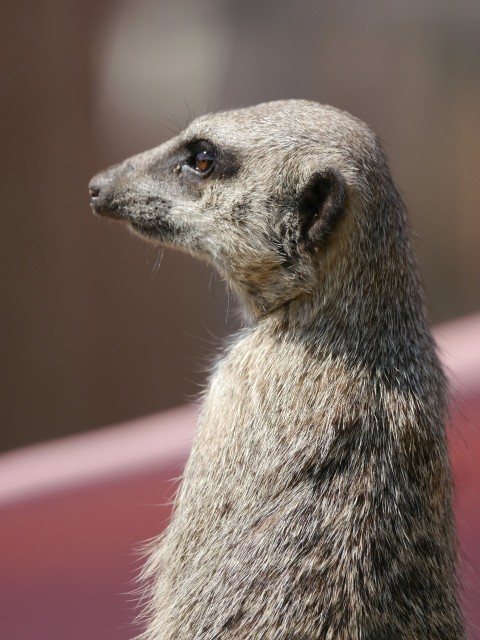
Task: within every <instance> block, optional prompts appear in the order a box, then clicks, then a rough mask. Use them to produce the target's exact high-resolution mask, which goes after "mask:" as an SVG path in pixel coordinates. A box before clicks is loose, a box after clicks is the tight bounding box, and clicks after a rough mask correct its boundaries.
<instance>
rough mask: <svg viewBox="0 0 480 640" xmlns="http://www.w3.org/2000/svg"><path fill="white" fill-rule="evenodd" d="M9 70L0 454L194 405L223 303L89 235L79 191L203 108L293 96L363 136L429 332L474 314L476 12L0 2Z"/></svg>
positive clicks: (477, 292)
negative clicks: (369, 140) (367, 130)
mask: <svg viewBox="0 0 480 640" xmlns="http://www.w3.org/2000/svg"><path fill="white" fill-rule="evenodd" d="M0 69H1V76H0V77H1V82H0V92H1V99H0V110H1V113H0V116H1V117H0V126H1V129H2V132H1V141H2V151H3V152H2V154H1V156H0V158H1V160H0V162H1V170H0V176H1V181H2V185H1V194H2V200H1V202H2V216H1V232H0V259H1V271H0V274H1V275H0V277H1V310H0V363H1V365H0V366H1V379H0V407H1V414H0V415H1V420H2V424H1V433H0V448H1V449H10V448H13V447H16V446H20V445H24V444H27V443H29V442H34V441H39V440H44V439H48V438H52V437H58V436H61V435H65V434H68V433H74V432H78V431H81V430H86V429H92V428H95V427H98V426H100V425H104V424H108V423H112V422H117V421H120V420H125V419H128V418H131V417H134V416H137V415H143V414H147V413H150V412H153V411H156V410H159V409H162V408H166V407H170V406H173V405H176V404H179V403H182V402H184V401H185V400H188V399H190V398H192V397H194V396H195V395H196V394H197V393H198V390H199V388H200V385H201V383H202V381H204V379H205V374H206V371H207V369H208V363H209V362H211V360H212V354H213V353H214V352H215V350H216V349H218V346H219V344H220V343H221V338H222V337H223V336H225V335H226V334H227V333H229V332H231V331H232V330H233V329H234V328H235V327H237V326H238V319H237V317H236V312H235V305H234V303H233V301H230V305H228V301H227V297H226V295H225V292H224V289H223V285H222V284H221V283H220V282H219V280H218V278H216V277H212V274H211V271H210V270H209V269H208V268H206V267H204V266H203V265H201V264H200V263H197V262H194V261H193V260H192V259H190V258H188V257H186V256H181V255H176V254H172V253H170V252H168V251H165V252H164V255H163V259H162V260H161V264H160V265H159V264H158V263H159V262H160V257H161V253H162V252H161V251H160V250H158V249H156V248H155V247H149V246H148V245H146V244H144V243H142V242H141V241H140V240H138V239H136V238H133V237H130V234H129V233H128V232H127V231H126V229H124V228H122V227H120V226H119V225H116V224H114V223H109V222H107V221H105V220H98V219H95V218H94V217H93V215H92V214H91V213H90V211H89V205H88V194H87V184H88V180H89V178H90V177H91V176H92V175H93V174H94V173H95V172H96V171H97V170H99V169H101V168H103V167H105V166H107V165H108V164H111V163H114V162H117V161H120V160H122V159H123V158H125V157H127V156H129V155H132V154H133V153H136V152H138V151H141V150H143V149H145V148H148V147H152V146H155V145H157V144H160V143H161V142H163V141H164V140H165V139H167V138H168V137H169V136H171V135H172V134H173V133H175V132H176V131H178V130H179V129H181V128H182V127H183V125H184V123H185V122H186V121H188V120H189V119H190V118H191V117H192V115H196V114H200V113H202V112H205V111H209V110H216V109H221V108H230V107H236V106H247V105H250V104H253V103H257V102H261V101H264V100H273V99H279V98H293V97H295V98H308V99H313V100H318V101H320V102H325V103H331V104H334V105H336V106H338V107H340V108H343V109H347V110H348V111H351V112H352V113H354V114H355V115H357V116H359V117H361V118H363V119H364V120H366V121H367V122H368V123H369V124H370V125H371V126H372V127H373V128H374V129H375V130H376V131H377V132H378V134H379V135H380V137H381V139H382V141H383V142H384V145H385V148H386V150H387V153H388V156H389V158H390V163H391V166H392V170H393V173H394V175H395V177H396V180H397V183H398V185H399V187H400V190H401V192H402V193H403V194H404V197H405V199H406V202H407V204H408V207H409V211H410V216H411V219H412V222H413V225H414V227H415V230H416V232H417V235H418V239H417V253H418V256H419V261H420V264H421V268H422V272H423V276H424V280H425V283H426V288H427V294H428V297H429V301H430V307H431V315H432V319H433V320H434V321H435V322H438V321H441V320H446V319H450V318H453V317H456V316H459V315H463V314H467V313H469V312H472V311H474V310H478V309H479V308H480V250H479V245H480V222H479V218H480V204H479V193H478V184H479V177H480V171H479V166H480V3H479V2H477V1H476V0H472V1H468V0H460V1H459V2H450V1H446V0H444V1H439V0H424V1H423V2H422V3H419V2H417V1H414V0H405V1H403V2H393V1H392V2H385V1H384V0H367V1H364V2H357V1H355V0H326V1H325V2H318V1H314V0H299V1H296V2H284V1H282V0H275V1H274V0H265V1H263V2H259V1H258V0H255V1H252V0H244V1H243V2H237V1H235V0H223V1H222V0H202V2H193V1H190V0H188V1H187V0H180V1H175V2H174V1H173V0H171V1H168V2H167V1H162V0H156V1H154V0H135V1H128V0H116V1H114V0H112V1H110V2H94V1H93V0H56V1H54V0H37V1H36V2H17V1H16V0H4V1H3V2H2V3H1V5H0ZM228 307H229V309H230V310H229V312H228V313H227V308H228Z"/></svg>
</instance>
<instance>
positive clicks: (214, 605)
mask: <svg viewBox="0 0 480 640" xmlns="http://www.w3.org/2000/svg"><path fill="white" fill-rule="evenodd" d="M199 152H205V153H207V155H208V157H209V158H210V160H211V167H210V169H209V170H208V171H203V170H202V168H203V166H204V165H201V166H200V169H199V167H198V166H197V167H196V164H195V159H196V158H197V154H198V153H199ZM91 194H92V204H93V207H94V209H95V210H96V211H97V212H98V213H101V214H106V215H109V216H111V217H114V218H118V219H120V220H124V221H126V222H128V223H129V224H130V226H131V227H133V229H134V230H135V231H137V232H138V233H140V234H142V235H143V236H146V237H148V238H151V239H153V240H154V241H158V242H160V243H162V244H168V245H174V246H177V247H179V248H181V249H184V250H187V251H190V252H192V253H194V254H196V255H198V256H200V257H202V258H206V259H208V260H209V261H211V262H212V263H213V264H214V265H215V267H216V268H217V269H218V270H219V271H220V273H221V274H222V275H223V276H224V277H225V279H226V280H227V282H228V283H229V285H230V286H231V287H232V288H233V289H234V290H235V291H236V292H237V294H238V296H239V298H240V300H241V301H242V303H243V306H244V308H245V311H246V315H247V317H248V318H249V319H250V322H249V323H248V326H247V328H245V329H244V330H243V331H242V332H241V333H240V335H239V336H238V337H237V339H236V341H235V342H233V343H232V344H231V345H230V346H229V347H228V348H227V349H226V350H225V353H224V356H223V358H222V359H221V360H220V361H219V363H218V364H217V366H216V367H215V370H214V371H213V374H212V376H211V379H210V384H209V386H208V389H207V390H206V392H205V396H204V399H203V408H202V412H201V416H200V424H199V431H198V435H197V438H196V442H195V444H194V447H193V451H192V454H191V457H190V460H189V462H188V464H187V467H186V469H185V474H184V478H183V483H182V486H181V489H180V491H179V493H178V498H177V504H176V509H175V512H174V516H173V519H172V522H171V524H170V526H169V528H168V531H167V533H166V535H165V536H163V537H162V538H161V539H160V540H159V541H158V544H156V546H155V548H154V551H153V553H152V555H151V557H150V560H149V562H148V564H147V566H146V568H145V578H146V579H147V581H148V583H149V584H150V589H151V591H150V598H149V599H150V604H149V607H148V612H147V615H148V624H147V629H146V631H145V633H144V635H142V638H144V639H145V640H160V639H161V640H167V639H168V640H187V639H188V640H193V639H201V640H213V639H216V638H222V639H233V638H235V640H244V639H245V640H246V639H258V640H260V639H263V640H274V639H275V640H280V639H283V640H313V639H316V640H391V639H393V638H395V639H401V638H403V639H405V640H460V639H463V638H465V632H464V627H463V622H462V618H461V614H460V612H459V606H458V602H457V596H456V579H455V535H454V530H453V525H452V508H451V477H450V468H449V461H448V454H447V447H446V442H445V431H444V424H445V416H446V387H445V380H444V376H443V373H442V370H441V368H440V365H439V362H438V359H437V355H436V353H435V348H434V345H433V342H432V337H431V335H430V332H429V329H428V327H427V323H426V319H425V311H424V303H423V301H422V294H421V292H420V286H419V282H418V279H417V274H416V268H415V264H414V260H413V258H412V253H411V248H410V240H409V232H408V228H407V222H406V216H405V210H404V206H403V204H402V201H401V199H400V197H399V195H398V192H397V190H396V189H395V186H394V184H393V182H392V178H391V176H390V173H389V170H388V168H387V166H386V163H385V158H384V155H383V152H382V150H381V148H380V147H379V144H378V142H377V139H376V137H375V135H374V134H373V133H372V132H371V131H370V130H369V129H368V128H367V127H366V126H365V125H364V124H363V123H362V122H360V121H359V120H357V119H355V118H353V117H351V116H350V115H348V114H346V113H343V112H341V111H338V110H336V109H334V108H332V107H327V106H321V105H318V104H315V103H311V102H304V101H286V102H274V103H269V104H263V105H259V106H257V107H252V108H249V109H242V110H238V111H230V112H225V113H219V114H216V115H207V116H203V117H201V118H198V119H197V120H195V121H194V122H193V123H191V124H190V126H188V127H187V129H186V130H185V131H184V132H183V133H181V134H180V135H179V136H177V137H176V138H174V139H173V140H171V141H170V142H167V143H166V144H164V145H162V146H160V147H158V148H156V149H153V150H152V151H148V152H146V153H143V154H141V155H138V156H136V157H134V158H131V159H129V160H127V161H126V162H124V163H123V164H121V165H118V166H116V167H113V168H112V169H109V170H108V171H106V172H105V173H103V174H100V175H99V176H97V177H96V178H94V180H93V181H92V183H91Z"/></svg>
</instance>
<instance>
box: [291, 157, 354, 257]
mask: <svg viewBox="0 0 480 640" xmlns="http://www.w3.org/2000/svg"><path fill="white" fill-rule="evenodd" d="M345 206H346V190H345V180H344V179H343V177H342V175H341V174H340V173H339V171H337V170H336V169H325V170H324V171H320V172H318V173H314V174H313V175H312V177H311V178H310V180H309V181H308V182H307V184H306V185H305V187H304V188H303V190H302V192H301V193H300V197H299V205H298V212H299V217H300V236H301V241H302V243H303V245H304V247H305V248H306V249H307V250H309V251H313V250H314V249H316V248H317V247H319V246H321V245H322V244H323V243H324V242H325V240H326V239H327V237H328V236H329V235H330V234H331V233H333V231H334V229H335V226H336V224H337V222H338V219H339V218H340V217H341V215H342V213H343V212H344V210H345Z"/></svg>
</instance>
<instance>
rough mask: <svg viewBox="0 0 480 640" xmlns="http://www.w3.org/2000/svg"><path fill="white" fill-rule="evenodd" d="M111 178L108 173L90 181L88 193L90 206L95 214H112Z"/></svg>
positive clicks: (98, 175) (100, 174)
mask: <svg viewBox="0 0 480 640" xmlns="http://www.w3.org/2000/svg"><path fill="white" fill-rule="evenodd" d="M112 186H113V178H112V176H111V175H109V174H108V173H99V174H97V175H96V176H94V177H93V178H92V179H91V180H90V184H89V185H88V191H89V193H90V204H91V207H92V209H93V210H94V211H95V213H99V214H107V215H108V214H110V215H111V214H112V213H113V212H112V191H113V189H112Z"/></svg>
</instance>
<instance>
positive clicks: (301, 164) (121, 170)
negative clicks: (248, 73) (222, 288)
mask: <svg viewBox="0 0 480 640" xmlns="http://www.w3.org/2000/svg"><path fill="white" fill-rule="evenodd" d="M383 167H384V163H383V160H382V154H381V152H380V151H379V148H378V145H377V143H376V140H375V136H374V135H373V133H372V132H371V131H370V130H369V129H368V128H367V127H366V125H364V124H363V123H361V122H360V121H358V120H356V119H355V118H353V117H352V116H350V115H348V114H346V113H344V112H341V111H338V110H336V109H334V108H332V107H326V106H322V105H319V104H316V103H311V102H306V101H295V100H291V101H283V102H273V103H266V104H262V105H258V106H256V107H251V108H247V109H240V110H236V111H228V112H223V113H218V114H214V115H205V116H202V117H200V118H198V119H196V120H194V121H193V122H192V123H191V124H190V125H189V126H188V127H187V128H186V130H185V131H183V132H182V133H181V134H179V135H178V136H177V137H175V138H173V139H172V140H170V141H169V142H166V143H165V144H163V145H161V146H159V147H157V148H155V149H152V150H150V151H147V152H145V153H142V154H140V155H137V156H134V157H132V158H130V159H128V160H126V161H125V162H123V163H121V164H119V165H116V166H114V167H111V168H110V169H108V170H106V171H105V172H103V173H100V174H98V175H97V176H95V177H94V178H93V180H92V181H91V183H90V194H91V203H92V207H93V210H94V211H95V212H96V213H98V214H102V215H107V216H109V217H111V218H115V219H117V220H121V221H124V222H126V223H128V224H129V225H130V226H131V227H132V229H133V230H134V231H135V232H137V233H139V234H140V235H142V236H144V237H146V238H148V239H150V240H153V241H155V242H158V243H161V244H164V245H165V244H166V245H172V246H176V247H179V248H183V249H184V250H187V251H189V252H192V253H194V254H196V255H198V256H200V257H203V258H205V259H207V260H209V261H211V262H212V263H213V264H214V265H215V266H216V267H217V269H218V270H219V271H220V272H221V274H223V275H224V276H225V277H226V279H227V281H228V282H229V284H230V285H231V286H232V287H233V288H234V289H235V290H236V291H237V292H238V293H239V295H240V297H241V298H242V299H243V301H244V303H245V304H246V306H247V309H249V310H250V311H251V312H252V313H253V315H254V316H257V317H258V316H262V315H264V314H268V313H269V312H271V311H272V310H274V309H277V308H279V307H280V306H282V305H284V304H286V303H287V302H289V301H291V300H293V299H295V298H298V297H299V296H308V295H310V294H311V293H312V292H313V291H316V290H318V287H319V286H320V284H321V281H322V278H323V277H324V274H325V273H326V272H327V271H328V270H329V269H330V268H331V267H330V265H331V264H332V262H335V255H336V254H338V252H339V251H340V249H342V252H343V253H345V251H346V252H348V251H351V250H352V247H351V246H349V244H350V245H351V243H352V240H351V238H352V236H354V235H355V234H360V235H362V234H364V235H365V234H367V233H368V230H367V228H366V225H365V223H363V226H362V223H361V218H362V216H361V215H359V213H360V212H361V211H364V210H365V209H368V203H369V202H371V200H372V199H373V198H374V197H377V198H378V194H374V193H373V191H372V189H373V186H372V185H376V184H377V183H378V182H379V179H378V176H379V175H380V174H381V172H382V171H383ZM368 174H374V175H376V176H377V177H376V178H375V179H374V180H373V181H372V180H371V179H370V178H369V175H368ZM377 191H378V189H377ZM363 217H364V218H365V217H366V216H365V215H363ZM367 217H368V216H367ZM352 226H353V227H354V229H353V230H352V228H351V227H352ZM355 226H356V227H357V228H356V229H355ZM349 228H350V229H349ZM346 229H347V230H348V229H349V230H348V231H347V230H346ZM349 238H350V239H349Z"/></svg>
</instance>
